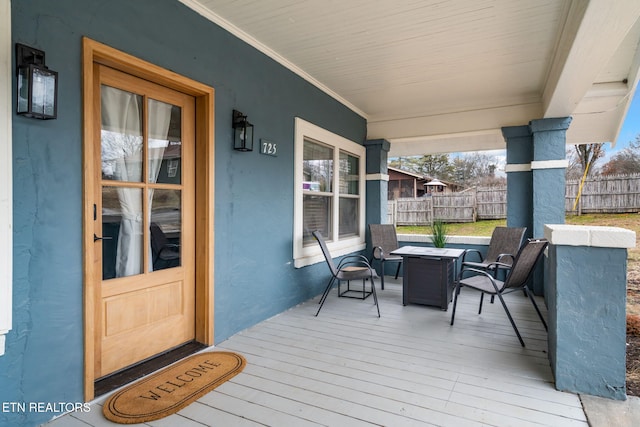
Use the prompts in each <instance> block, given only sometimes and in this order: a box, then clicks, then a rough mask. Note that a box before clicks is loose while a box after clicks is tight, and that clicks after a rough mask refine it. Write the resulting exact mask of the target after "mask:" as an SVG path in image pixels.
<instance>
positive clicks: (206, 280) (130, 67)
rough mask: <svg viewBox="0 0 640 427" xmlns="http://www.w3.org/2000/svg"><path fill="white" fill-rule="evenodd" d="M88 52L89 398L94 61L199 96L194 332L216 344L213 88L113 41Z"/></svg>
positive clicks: (88, 377)
mask: <svg viewBox="0 0 640 427" xmlns="http://www.w3.org/2000/svg"><path fill="white" fill-rule="evenodd" d="M82 48H83V57H82V71H83V113H84V119H83V151H84V154H83V283H84V397H85V400H86V401H89V400H92V399H93V398H94V381H95V374H94V362H95V345H94V336H95V333H96V331H95V327H94V315H95V308H94V306H95V302H94V298H95V295H96V289H95V286H96V285H97V283H94V281H93V280H92V278H93V277H95V270H96V268H98V265H96V263H94V258H95V257H94V251H95V249H94V248H95V243H94V241H93V227H94V224H93V221H92V220H89V218H92V217H93V203H94V201H93V198H94V197H95V196H94V195H93V193H94V191H93V190H94V188H95V187H94V185H95V183H96V182H95V179H96V178H95V169H94V167H93V166H92V165H93V164H94V159H95V157H94V156H95V155H96V153H95V148H94V147H95V143H94V139H95V137H96V136H95V134H94V132H95V129H96V127H95V126H96V123H94V113H93V111H94V109H95V108H96V107H97V103H98V102H99V100H100V98H99V94H97V93H95V87H96V85H95V83H96V79H97V78H98V76H97V74H96V73H95V71H94V63H99V64H102V65H106V66H109V67H111V68H115V69H117V70H119V71H122V72H125V73H127V74H131V75H133V76H136V77H140V78H143V79H145V80H149V81H152V82H154V83H157V84H160V85H162V86H166V87H168V88H170V89H174V90H177V91H180V92H183V93H186V94H188V95H191V96H193V97H194V98H195V103H196V113H195V116H196V129H195V145H196V146H195V168H196V170H195V176H196V178H195V187H196V188H195V198H196V200H195V212H194V213H195V229H196V230H197V233H196V236H195V258H196V259H195V286H196V307H195V337H196V341H198V342H200V343H202V344H205V345H213V343H214V337H213V332H214V327H213V323H214V321H213V308H214V200H215V199H214V182H213V181H214V165H215V162H214V153H215V146H214V121H213V117H214V89H213V88H212V87H210V86H207V85H204V84H202V83H199V82H197V81H194V80H191V79H189V78H187V77H184V76H181V75H178V74H176V73H174V72H172V71H169V70H166V69H164V68H162V67H159V66H157V65H154V64H151V63H149V62H146V61H144V60H142V59H139V58H136V57H134V56H131V55H129V54H127V53H124V52H121V51H119V50H117V49H114V48H112V47H110V46H107V45H105V44H102V43H100V42H97V41H95V40H91V39H89V38H87V37H83V39H82Z"/></svg>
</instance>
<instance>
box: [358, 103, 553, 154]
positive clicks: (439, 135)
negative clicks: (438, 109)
mask: <svg viewBox="0 0 640 427" xmlns="http://www.w3.org/2000/svg"><path fill="white" fill-rule="evenodd" d="M541 114H542V104H540V103H531V104H521V105H510V106H505V107H497V108H486V109H481V110H472V111H462V112H452V113H446V114H437V115H433V116H423V117H413V118H408V119H399V120H386V121H379V122H372V121H369V122H368V124H367V132H368V135H367V139H377V138H384V139H387V140H388V141H389V142H390V143H391V150H390V152H389V156H391V157H394V156H412V155H422V154H436V153H447V152H451V151H460V152H462V151H478V150H493V149H503V148H505V142H504V139H503V138H502V133H501V128H502V127H503V126H519V125H522V124H523V123H525V124H526V123H528V122H529V121H530V120H531V118H532V117H540V116H541Z"/></svg>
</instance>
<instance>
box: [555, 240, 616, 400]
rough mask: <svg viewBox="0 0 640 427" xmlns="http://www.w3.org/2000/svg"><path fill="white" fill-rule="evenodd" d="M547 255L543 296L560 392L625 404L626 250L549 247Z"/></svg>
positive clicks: (557, 386)
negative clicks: (605, 398)
mask: <svg viewBox="0 0 640 427" xmlns="http://www.w3.org/2000/svg"><path fill="white" fill-rule="evenodd" d="M548 254H549V255H548V260H547V274H548V280H547V289H546V290H545V297H546V300H547V306H548V309H549V311H548V313H549V360H550V362H551V368H552V370H553V373H554V376H555V380H556V388H557V389H558V390H562V391H569V392H573V393H585V394H591V395H595V396H602V397H607V398H610V399H620V400H624V399H625V398H626V391H625V374H626V367H625V363H626V359H625V352H626V350H625V348H626V316H625V314H626V313H625V307H626V304H625V302H626V265H627V264H626V263H627V251H626V249H620V248H598V247H584V246H581V247H580V246H564V245H550V246H549V251H548Z"/></svg>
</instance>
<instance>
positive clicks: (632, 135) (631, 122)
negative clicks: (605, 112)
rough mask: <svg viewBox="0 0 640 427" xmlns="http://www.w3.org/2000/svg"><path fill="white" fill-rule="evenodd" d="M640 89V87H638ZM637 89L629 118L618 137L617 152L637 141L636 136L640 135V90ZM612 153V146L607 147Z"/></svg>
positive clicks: (630, 107) (626, 119)
mask: <svg viewBox="0 0 640 427" xmlns="http://www.w3.org/2000/svg"><path fill="white" fill-rule="evenodd" d="M638 89H640V86H639V87H638ZM638 89H636V93H635V96H634V97H633V100H632V101H631V105H630V106H629V111H627V116H626V118H625V120H624V123H623V125H622V129H621V130H620V135H618V141H617V142H616V147H615V149H614V150H615V151H618V150H621V149H623V148H625V147H626V146H628V145H629V142H632V141H634V140H635V139H636V135H638V134H640V90H638ZM607 149H609V151H610V146H609V147H607Z"/></svg>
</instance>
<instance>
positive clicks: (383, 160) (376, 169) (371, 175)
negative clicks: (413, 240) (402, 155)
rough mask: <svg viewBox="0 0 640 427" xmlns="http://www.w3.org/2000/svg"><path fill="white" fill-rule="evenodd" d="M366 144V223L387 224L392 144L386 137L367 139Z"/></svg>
mask: <svg viewBox="0 0 640 427" xmlns="http://www.w3.org/2000/svg"><path fill="white" fill-rule="evenodd" d="M364 146H365V147H366V148H367V170H366V173H367V217H366V223H367V224H385V223H386V222H387V190H388V188H389V174H388V169H387V158H388V157H389V156H388V155H389V149H390V148H391V144H390V143H389V141H387V140H386V139H372V140H369V141H365V143H364ZM367 228H368V227H367ZM366 232H367V234H368V233H369V230H368V229H367V231H366ZM367 240H368V239H367Z"/></svg>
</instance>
